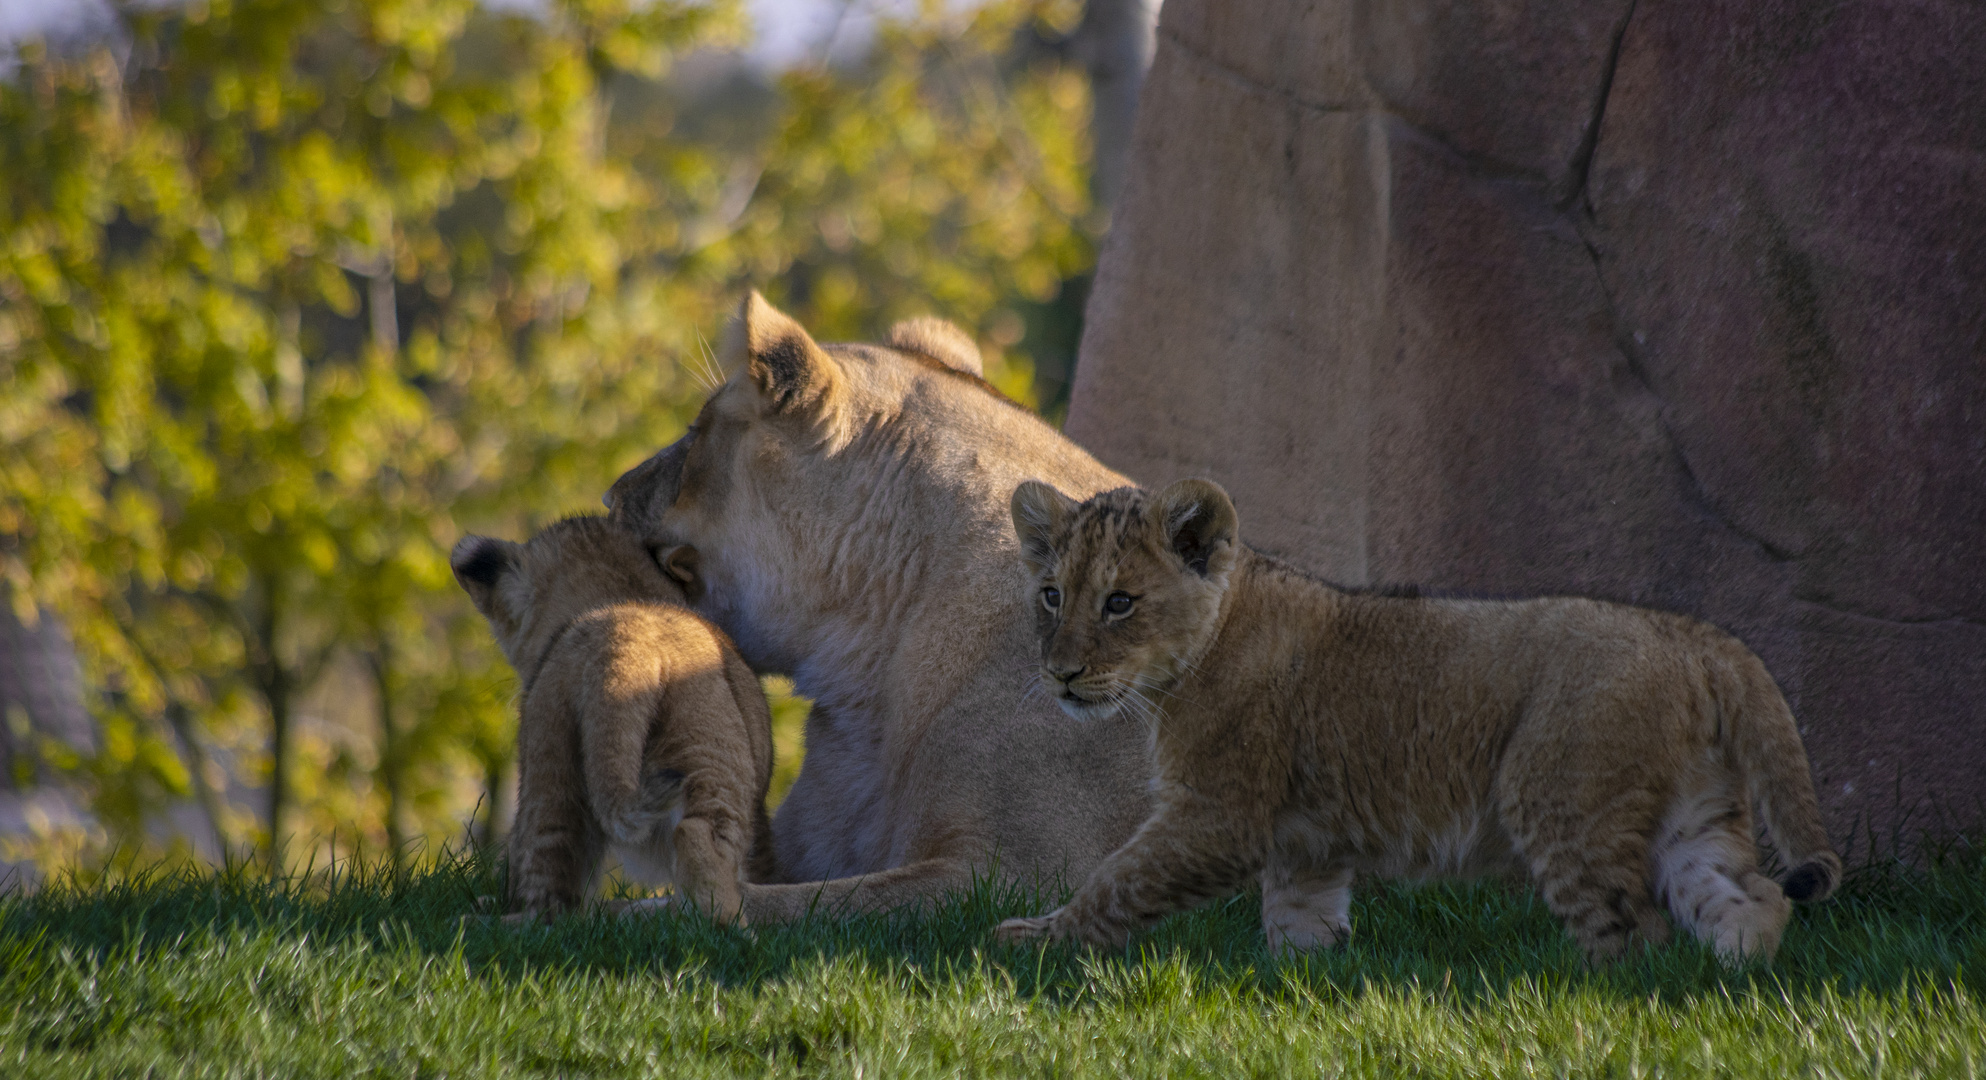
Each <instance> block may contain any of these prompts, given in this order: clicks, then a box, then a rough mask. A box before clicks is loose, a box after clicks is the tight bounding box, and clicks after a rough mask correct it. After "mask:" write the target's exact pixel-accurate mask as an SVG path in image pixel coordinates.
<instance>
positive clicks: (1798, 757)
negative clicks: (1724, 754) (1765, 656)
mask: <svg viewBox="0 0 1986 1080" xmlns="http://www.w3.org/2000/svg"><path fill="white" fill-rule="evenodd" d="M1729 641H1730V652H1729V654H1728V659H1729V660H1730V661H1731V662H1732V663H1731V666H1730V668H1728V669H1727V670H1728V671H1729V672H1730V675H1731V676H1732V678H1731V679H1730V680H1729V681H1728V682H1727V684H1726V687H1724V688H1723V689H1725V690H1726V691H1727V693H1725V694H1720V695H1719V696H1720V697H1722V698H1723V699H1724V701H1725V702H1726V706H1725V709H1724V738H1725V740H1726V745H1727V746H1728V748H1729V749H1730V750H1731V752H1732V757H1733V758H1734V759H1735V760H1736V763H1737V765H1738V767H1739V768H1740V769H1741V770H1742V771H1743V773H1744V779H1745V787H1746V794H1747V796H1748V797H1749V798H1750V800H1751V804H1752V806H1753V807H1754V808H1755V809H1756V810H1757V811H1758V815H1759V817H1760V819H1762V820H1763V821H1764V822H1765V827H1766V830H1767V831H1768V832H1769V833H1770V835H1771V837H1772V846H1773V847H1775V848H1777V849H1778V851H1779V857H1780V860H1781V861H1782V862H1784V863H1785V865H1786V866H1787V868H1788V869H1787V873H1786V876H1785V877H1784V878H1782V879H1781V880H1780V882H1779V884H1780V887H1781V888H1783V889H1785V890H1786V895H1787V896H1788V897H1790V898H1792V899H1794V900H1800V901H1808V902H1812V901H1819V900H1825V899H1827V897H1828V895H1829V894H1830V893H1832V892H1834V888H1835V886H1837V885H1839V884H1840V883H1841V856H1839V855H1837V854H1835V852H1834V848H1833V846H1832V845H1831V844H1829V843H1828V839H1827V830H1826V829H1825V828H1823V827H1822V825H1821V817H1820V803H1819V802H1818V800H1816V799H1815V798H1814V784H1813V780H1812V778H1811V775H1810V774H1809V772H1808V766H1807V750H1806V747H1805V746H1803V745H1802V744H1801V742H1800V730H1799V728H1798V726H1797V725H1796V724H1795V723H1794V721H1793V710H1792V709H1790V708H1788V707H1787V705H1786V698H1785V695H1783V694H1781V693H1780V692H1779V686H1778V684H1776V683H1774V682H1773V681H1772V673H1771V672H1768V671H1767V670H1766V669H1765V663H1764V661H1762V660H1760V659H1759V658H1758V656H1757V654H1755V653H1753V652H1752V651H1751V650H1750V649H1747V648H1745V646H1744V645H1742V644H1740V643H1739V642H1737V641H1736V640H1735V639H1729ZM1733 704H1735V706H1736V707H1735V708H1732V707H1731V706H1732V705H1733Z"/></svg>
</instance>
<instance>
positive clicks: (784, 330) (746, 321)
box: [723, 289, 841, 413]
mask: <svg viewBox="0 0 1986 1080" xmlns="http://www.w3.org/2000/svg"><path fill="white" fill-rule="evenodd" d="M723 359H724V366H725V368H726V369H734V368H737V367H739V366H742V367H743V368H744V369H745V373H746V375H747V376H749V377H750V379H751V380H752V385H753V386H755V387H757V388H758V391H759V396H760V397H761V398H763V399H764V400H765V403H766V405H767V407H768V409H769V410H770V411H772V412H776V413H785V412H796V411H800V410H810V411H811V410H812V409H813V408H815V407H817V406H819V405H821V404H822V403H824V402H825V401H826V400H827V399H828V398H829V397H830V396H831V395H832V394H833V393H834V390H835V388H836V386H837V384H838V383H839V382H840V380H841V369H840V368H839V367H837V366H836V365H835V362H834V358H833V357H831V356H829V355H828V354H827V351H826V350H825V349H822V348H821V347H820V346H819V345H816V344H814V339H813V338H811V337H808V336H807V331H806V330H804V329H802V328H801V327H800V324H799V323H797V322H794V321H793V320H792V319H791V318H789V317H787V315H786V314H785V313H784V312H782V311H780V310H779V309H778V308H775V307H773V306H772V305H771V304H768V303H766V301H765V297H763V296H760V295H759V294H758V290H757V289H754V290H752V293H751V295H750V296H747V297H745V302H744V303H742V304H740V305H738V317H737V318H735V319H733V320H731V328H730V334H729V336H728V337H727V338H726V339H725V343H724V357H723Z"/></svg>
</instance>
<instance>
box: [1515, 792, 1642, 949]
mask: <svg viewBox="0 0 1986 1080" xmlns="http://www.w3.org/2000/svg"><path fill="white" fill-rule="evenodd" d="M1527 779H1528V782H1527ZM1636 779H1637V778H1634V777H1631V776H1626V775H1613V774H1610V773H1607V772H1602V771H1595V772H1591V773H1587V774H1584V775H1577V774H1575V775H1574V776H1572V777H1569V778H1568V777H1564V776H1552V775H1550V774H1549V773H1545V774H1542V775H1537V776H1534V777H1530V778H1526V777H1525V776H1524V775H1523V774H1518V775H1516V776H1512V775H1511V774H1510V771H1509V770H1506V772H1505V774H1504V776H1503V777H1501V778H1500V779H1499V788H1500V790H1499V792H1498V796H1499V798H1498V802H1499V808H1498V809H1499V812H1500V813H1501V815H1502V818H1503V820H1504V822H1505V823H1506V824H1507V825H1508V826H1509V828H1510V832H1511V837H1512V839H1513V840H1514V841H1515V842H1516V847H1517V850H1518V852H1519V853H1520V854H1521V855H1522V856H1523V858H1524V861H1525V863H1526V865H1528V866H1529V867H1530V868H1531V874H1532V876H1533V877H1534V878H1536V879H1537V882H1538V889H1539V892H1541V893H1542V894H1543V895H1544V898H1545V905H1546V906H1547V907H1549V908H1551V909H1552V913H1553V914H1555V915H1557V916H1558V917H1559V918H1560V919H1562V920H1564V921H1565V925H1566V929H1567V930H1569V931H1571V933H1572V936H1573V938H1574V940H1576V941H1578V942H1579V945H1580V947H1581V948H1582V949H1584V950H1585V951H1586V959H1587V960H1588V961H1589V962H1591V963H1595V964H1598V963H1602V962H1604V961H1608V960H1612V959H1615V958H1617V957H1619V956H1620V955H1621V954H1623V953H1625V952H1626V951H1627V949H1628V946H1629V944H1631V943H1633V942H1637V941H1638V942H1641V943H1643V944H1647V945H1660V944H1662V943H1664V942H1666V941H1668V940H1669V923H1668V921H1667V920H1666V919H1664V918H1663V917H1662V912H1661V910H1660V909H1658V908H1657V907H1656V906H1655V897H1654V894H1653V892H1652V891H1651V890H1650V888H1649V882H1648V870H1649V855H1648V838H1649V834H1651V833H1652V832H1654V831H1655V823H1656V820H1657V818H1658V814H1659V808H1658V807H1657V806H1656V799H1655V796H1654V794H1653V793H1651V792H1649V791H1647V790H1646V787H1645V780H1643V781H1642V782H1641V783H1640V784H1637V782H1636Z"/></svg>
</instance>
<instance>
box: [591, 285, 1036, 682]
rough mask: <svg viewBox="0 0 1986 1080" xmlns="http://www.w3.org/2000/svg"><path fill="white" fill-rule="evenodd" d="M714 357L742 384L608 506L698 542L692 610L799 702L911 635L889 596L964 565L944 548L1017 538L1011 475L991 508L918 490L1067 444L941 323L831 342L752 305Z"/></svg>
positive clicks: (961, 336) (727, 387) (633, 523)
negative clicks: (854, 652) (821, 680)
mask: <svg viewBox="0 0 1986 1080" xmlns="http://www.w3.org/2000/svg"><path fill="white" fill-rule="evenodd" d="M718 359H719V362H720V363H721V364H722V366H723V367H724V369H725V370H726V371H728V372H729V373H730V374H729V377H728V379H727V381H726V382H725V383H724V385H723V386H722V387H720V388H719V389H718V390H717V391H716V392H715V393H714V394H712V395H711V397H710V399H709V400H708V401H707V402H705V404H704V407H703V410H702V411H701V412H700V413H699V414H698V415H697V418H696V422H695V423H694V424H692V425H691V427H690V430H689V431H688V433H686V434H685V435H684V436H683V437H682V438H681V439H679V440H678V441H677V442H676V443H674V444H673V445H671V446H669V447H666V448H664V449H663V450H662V451H660V452H659V453H657V454H656V455H655V456H653V457H651V458H649V459H648V460H647V461H645V462H643V463H642V464H640V465H638V466H636V467H635V468H634V469H631V470H629V471H628V472H627V473H626V474H625V475H623V476H622V477H621V478H620V479H619V480H617V481H615V483H614V486H613V487H612V489H610V490H609V491H608V493H607V496H606V503H607V506H608V508H609V510H610V516H611V517H612V518H613V519H614V520H616V521H620V522H625V523H627V524H628V525H629V526H630V527H632V528H634V529H635V530H637V531H638V532H640V533H642V534H643V535H645V536H650V537H655V536H668V537H671V538H679V539H681V540H682V541H683V542H686V543H689V544H692V545H694V546H695V547H696V548H697V549H698V550H699V551H700V552H701V553H702V562H701V564H700V567H699V569H700V572H701V576H702V579H703V582H704V590H703V592H702V594H701V595H700V596H699V597H698V598H697V599H696V600H695V601H694V604H695V607H696V608H697V610H698V611H699V612H701V613H702V614H704V615H706V616H708V617H710V618H711V619H712V620H713V621H715V622H716V623H717V624H718V625H719V626H720V627H722V628H723V629H724V631H725V632H726V633H727V634H729V635H730V636H731V637H732V639H733V640H734V641H735V642H736V643H737V646H738V649H739V652H740V653H742V654H743V656H744V657H745V659H746V661H747V662H749V663H750V664H751V665H752V666H753V667H755V668H757V669H759V670H761V671H771V672H780V673H786V674H791V675H794V676H795V677H796V679H799V680H800V681H801V684H802V686H803V688H806V687H808V686H809V684H810V678H809V672H808V671H807V670H806V662H807V660H808V658H809V657H813V656H819V655H821V654H823V653H826V652H833V651H835V650H839V649H845V648H847V647H848V645H847V642H849V641H853V640H856V639H858V638H861V637H862V636H863V635H864V634H865V633H866V631H864V630H861V629H860V627H861V626H864V625H866V626H871V627H873V626H875V625H879V624H883V623H891V622H901V621H902V619H903V614H902V613H903V611H904V607H903V604H904V603H905V602H906V601H905V600H904V597H903V596H901V595H896V596H892V595H890V593H889V592H888V590H890V589H899V590H902V591H903V592H905V593H908V592H911V591H914V590H916V589H918V588H920V587H922V586H921V585H920V582H919V579H918V577H917V575H919V574H930V575H934V576H935V575H938V574H940V573H942V572H943V571H942V569H940V568H939V563H938V560H939V559H941V558H944V557H947V556H949V555H956V554H957V552H956V551H955V550H953V549H954V548H956V545H954V544H945V543H934V542H933V537H934V535H937V534H938V533H939V532H941V531H942V530H949V529H965V528H971V527H979V528H981V529H982V530H984V531H985V532H987V533H990V534H993V535H999V534H1002V533H1004V532H1005V523H1004V521H1003V520H1002V518H1003V517H1004V514H1003V513H1002V511H1001V505H1002V503H1004V500H1005V496H1006V493H1007V492H1009V491H1011V490H1012V485H1013V484H1014V483H1015V482H1017V481H1018V480H1020V479H1021V478H1022V477H1023V476H1026V475H1028V473H1021V472H1017V470H1010V469H1008V468H1007V467H1004V466H1003V467H1002V471H1001V475H1000V476H999V481H998V482H999V483H1000V485H1001V486H999V487H998V488H997V489H995V490H993V491H992V492H990V493H988V494H989V495H990V498H988V499H985V500H982V502H983V503H984V504H985V505H979V504H966V503H964V502H962V501H960V500H959V499H958V498H957V496H956V487H957V485H953V486H952V488H950V489H947V487H946V485H944V484H941V483H927V482H924V481H923V480H922V479H920V478H928V477H931V476H934V475H940V474H943V475H948V476H952V477H962V476H970V475H971V474H972V471H973V470H974V469H975V468H985V466H984V465H983V464H981V461H982V460H983V458H984V457H985V456H986V455H982V454H981V453H980V452H979V448H980V446H982V445H985V444H991V445H993V446H996V447H1008V446H1026V445H1029V441H1028V440H1029V439H1033V440H1034V441H1038V442H1042V443H1053V442H1054V441H1055V440H1054V438H1053V433H1052V429H1048V428H1047V427H1046V425H1043V424H1041V422H1040V421H1039V420H1038V419H1037V418H1035V417H1034V416H1032V415H1031V414H1029V413H1028V412H1027V411H1026V410H1025V409H1022V408H1020V407H1019V406H1017V405H1015V404H1014V403H1013V402H1011V401H1009V400H1007V399H1006V398H1004V397H1003V396H1001V395H1000V394H999V392H998V391H996V390H994V389H993V388H992V387H990V386H988V385H987V384H986V383H985V382H984V380H982V379H981V378H980V366H979V364H980V361H979V354H978V351H977V347H976V346H975V345H974V344H973V343H972V340H971V338H969V337H967V336H966V335H965V333H964V332H963V331H960V330H959V329H957V328H956V327H954V326H952V325H951V324H949V323H945V322H941V321H939V320H935V319H915V320H911V321H909V322H905V323H900V324H898V325H897V326H896V327H895V328H894V329H893V330H892V331H891V332H890V335H889V337H888V339H887V341H886V342H885V343H884V344H882V345H862V344H846V345H843V344H834V345H821V344H818V343H816V342H815V341H814V339H813V338H812V337H811V336H809V335H808V333H807V332H806V330H804V329H803V328H802V327H801V326H800V324H799V323H797V322H795V321H794V320H792V319H791V318H788V317H787V316H786V315H784V314H783V313H781V312H779V311H778V310H776V309H775V308H773V307H772V305H770V304H768V303H766V301H765V300H764V298H763V297H761V296H759V295H758V294H757V293H752V294H751V295H750V296H748V297H747V298H746V300H745V302H744V304H743V306H742V307H741V308H740V310H739V312H738V316H737V318H736V319H735V320H733V322H732V324H731V327H730V330H729V333H728V334H727V337H726V340H725V344H724V346H723V348H722V350H721V352H720V354H719V357H718ZM1023 428H1028V429H1040V431H1039V433H1036V434H1032V435H1030V434H1028V433H1027V432H1024V431H1022V429H1023ZM974 440H978V444H975V442H974ZM1037 468H1038V467H1037ZM972 482H975V483H976V482H979V481H976V480H974V481H972ZM988 507H990V509H988ZM975 516H976V517H977V518H984V519H986V520H983V521H982V520H976V519H975ZM942 587H944V588H948V589H951V590H953V591H954V592H956V590H957V589H958V588H959V587H960V585H959V583H958V582H957V581H955V580H954V581H948V582H944V583H942ZM939 588H940V584H939V583H933V584H932V585H931V586H930V588H929V589H928V590H926V595H931V596H936V595H940V593H939V592H937V591H936V590H937V589H939ZM1001 594H1002V596H1003V598H1004V595H1005V590H1004V589H1002V590H1001ZM826 666H827V665H823V667H826ZM819 691H820V686H819V685H818V684H813V686H812V689H810V690H809V691H808V692H813V693H818V692H819Z"/></svg>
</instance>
